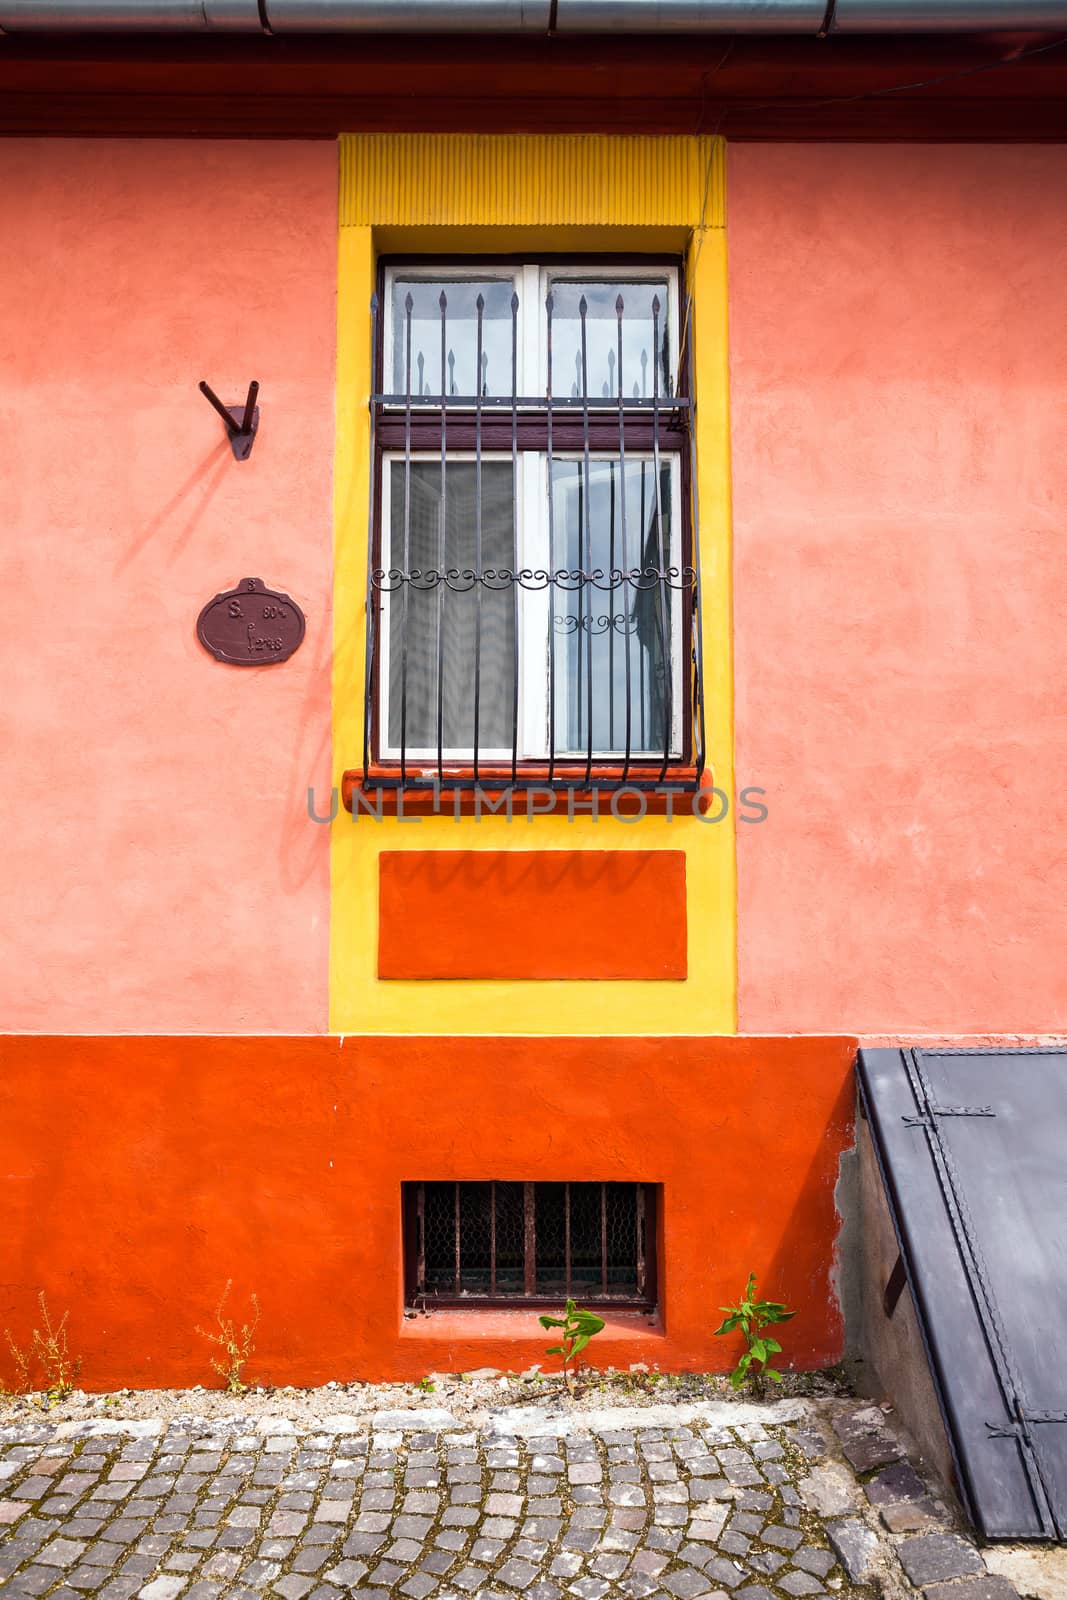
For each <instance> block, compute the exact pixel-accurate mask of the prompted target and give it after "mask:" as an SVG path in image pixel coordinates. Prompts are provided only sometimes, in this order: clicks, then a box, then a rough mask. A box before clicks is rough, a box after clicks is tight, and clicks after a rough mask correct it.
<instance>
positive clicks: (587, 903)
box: [378, 850, 686, 979]
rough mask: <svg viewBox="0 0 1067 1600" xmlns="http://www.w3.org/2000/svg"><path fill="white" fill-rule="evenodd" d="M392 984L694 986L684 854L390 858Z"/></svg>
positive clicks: (381, 940)
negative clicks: (655, 982) (632, 982)
mask: <svg viewBox="0 0 1067 1600" xmlns="http://www.w3.org/2000/svg"><path fill="white" fill-rule="evenodd" d="M379 859H380V867H379V883H378V976H379V977H380V978H653V979H655V978H675V979H678V978H684V977H685V976H686V908H685V852H684V851H682V850H531V851H512V850H412V851H407V850H404V851H400V850H385V851H383V852H382V855H381V857H380V858H379Z"/></svg>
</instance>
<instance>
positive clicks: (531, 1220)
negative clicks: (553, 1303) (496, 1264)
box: [522, 1183, 537, 1297]
mask: <svg viewBox="0 0 1067 1600" xmlns="http://www.w3.org/2000/svg"><path fill="white" fill-rule="evenodd" d="M522 1189H523V1193H522V1224H523V1226H522V1239H523V1249H522V1260H523V1274H522V1276H523V1292H524V1293H525V1294H526V1295H527V1297H529V1296H530V1295H533V1294H536V1293H537V1220H536V1216H535V1203H534V1186H533V1184H532V1183H524V1184H523V1186H522Z"/></svg>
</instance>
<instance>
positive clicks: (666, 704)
mask: <svg viewBox="0 0 1067 1600" xmlns="http://www.w3.org/2000/svg"><path fill="white" fill-rule="evenodd" d="M659 312H660V305H659V295H658V294H657V295H653V296H652V348H653V352H654V355H653V361H652V471H653V477H654V481H653V485H652V488H653V491H654V493H655V497H656V529H657V536H658V540H659V549H660V580H659V609H660V627H661V630H662V633H663V642H662V649H663V765H662V766H661V767H660V771H659V781H660V783H662V782H663V780H664V779H665V778H666V776H667V764H668V762H669V761H670V754H671V732H672V724H673V722H674V673H673V670H672V662H671V649H670V646H671V636H670V631H669V620H670V619H669V613H668V609H667V606H668V600H667V594H668V584H667V578H666V572H667V567H668V564H669V563H668V560H667V554H668V552H667V536H666V534H665V533H664V531H663V504H662V498H661V494H660V465H659Z"/></svg>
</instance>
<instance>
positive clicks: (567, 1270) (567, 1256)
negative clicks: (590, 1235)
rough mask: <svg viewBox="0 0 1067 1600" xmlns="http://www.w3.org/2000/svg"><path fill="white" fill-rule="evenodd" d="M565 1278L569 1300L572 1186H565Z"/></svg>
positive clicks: (567, 1184) (566, 1184)
mask: <svg viewBox="0 0 1067 1600" xmlns="http://www.w3.org/2000/svg"><path fill="white" fill-rule="evenodd" d="M563 1277H564V1280H565V1282H566V1286H567V1299H568V1300H569V1299H570V1297H571V1186H570V1184H569V1183H565V1184H564V1185H563Z"/></svg>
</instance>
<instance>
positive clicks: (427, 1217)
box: [404, 1181, 656, 1310]
mask: <svg viewBox="0 0 1067 1600" xmlns="http://www.w3.org/2000/svg"><path fill="white" fill-rule="evenodd" d="M404 1225H405V1268H406V1274H405V1275H406V1279H407V1284H406V1289H407V1293H406V1300H407V1303H408V1305H409V1306H415V1307H419V1308H423V1309H427V1308H429V1307H432V1306H471V1305H482V1306H494V1305H495V1306H513V1305H515V1304H516V1303H519V1302H521V1303H523V1304H543V1305H558V1304H559V1303H560V1302H561V1301H562V1300H563V1299H565V1298H566V1297H567V1296H568V1295H573V1296H574V1298H575V1299H578V1300H581V1301H590V1302H599V1303H603V1302H605V1301H607V1302H610V1303H611V1304H612V1305H617V1306H626V1307H633V1308H639V1309H643V1310H650V1309H651V1308H652V1307H653V1306H654V1304H655V1298H656V1285H655V1270H654V1269H655V1259H654V1258H655V1237H656V1224H655V1186H654V1185H652V1184H644V1183H515V1182H497V1181H489V1182H467V1183H454V1182H446V1183H407V1184H405V1185H404Z"/></svg>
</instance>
